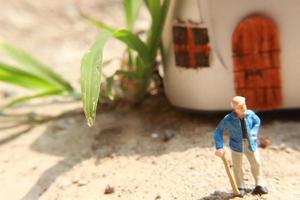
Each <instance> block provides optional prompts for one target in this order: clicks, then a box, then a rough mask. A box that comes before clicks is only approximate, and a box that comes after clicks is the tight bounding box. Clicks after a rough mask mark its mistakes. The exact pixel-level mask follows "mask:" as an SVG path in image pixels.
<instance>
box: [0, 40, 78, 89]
mask: <svg viewBox="0 0 300 200" xmlns="http://www.w3.org/2000/svg"><path fill="white" fill-rule="evenodd" d="M0 50H1V51H2V52H4V53H5V54H7V55H8V56H10V57H11V58H12V59H13V60H15V61H16V62H18V63H20V64H21V66H20V67H22V68H23V70H24V71H26V72H28V73H30V74H34V75H36V76H37V77H40V78H41V79H44V80H47V82H49V83H52V85H55V86H56V87H57V88H61V89H65V90H68V91H73V88H72V86H71V85H70V84H69V83H68V82H67V81H65V80H64V79H63V78H62V77H61V76H60V75H58V74H56V73H55V72H53V71H52V70H51V69H50V67H49V66H47V65H45V64H43V63H41V62H39V61H38V60H36V59H35V58H33V57H31V56H30V55H29V54H28V53H26V52H25V51H23V50H21V49H18V48H16V47H14V46H13V45H11V44H9V43H7V42H5V41H4V40H1V39H0Z"/></svg>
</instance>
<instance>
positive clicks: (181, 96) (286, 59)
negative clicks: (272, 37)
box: [163, 0, 300, 110]
mask: <svg viewBox="0 0 300 200" xmlns="http://www.w3.org/2000/svg"><path fill="white" fill-rule="evenodd" d="M171 2H172V3H171V8H170V12H169V15H168V18H167V21H166V27H165V30H164V33H163V44H164V48H165V55H164V56H165V59H166V67H165V71H164V83H165V90H166V94H167V96H168V98H169V100H170V101H171V103H172V104H174V105H175V106H179V107H184V108H190V109H197V110H226V109H230V106H229V102H230V99H231V98H232V96H234V95H235V91H234V77H233V72H232V68H233V63H232V58H231V55H232V53H231V48H232V47H231V40H232V33H233V31H234V29H235V27H236V26H237V24H238V23H239V21H240V20H241V19H243V18H244V17H246V16H248V15H250V14H252V13H257V12H259V13H263V14H265V15H267V16H269V17H270V18H272V19H273V20H274V22H275V23H276V24H277V27H278V31H279V34H280V37H279V39H280V46H281V55H280V58H281V79H282V95H283V106H282V107H283V108H296V107H298V108H299V107H300V92H299V88H300V82H299V81H298V80H300V53H299V52H300V20H299V19H300V1H299V0H285V1H282V0H264V1H261V0H251V1H249V0H226V1H225V0H224V1H221V0H185V1H182V0H177V1H176V0H173V1H171ZM200 12H202V14H200ZM200 16H202V17H200ZM173 19H181V20H192V21H195V22H200V21H202V22H203V26H204V27H207V28H208V32H209V37H210V46H211V48H212V54H211V62H210V67H209V68H199V69H196V70H195V69H184V68H179V67H176V66H175V58H174V51H173V46H172V32H171V31H172V22H173ZM216 50H217V51H216ZM217 55H219V56H220V57H221V58H222V60H223V61H224V64H225V66H223V65H222V62H220V60H219V58H218V56H217Z"/></svg>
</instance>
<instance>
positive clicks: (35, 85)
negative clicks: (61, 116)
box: [0, 63, 54, 91]
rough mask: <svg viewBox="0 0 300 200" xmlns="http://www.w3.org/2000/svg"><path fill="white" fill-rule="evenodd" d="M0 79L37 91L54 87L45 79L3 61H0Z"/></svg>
mask: <svg viewBox="0 0 300 200" xmlns="http://www.w3.org/2000/svg"><path fill="white" fill-rule="evenodd" d="M0 81H3V82H6V83H9V84H14V85H17V86H20V87H23V88H27V89H33V90H37V91H41V90H49V89H53V88H54V87H53V85H51V83H49V82H47V81H46V80H43V79H42V78H40V77H37V76H35V75H33V74H30V73H28V72H25V71H23V70H20V69H17V68H15V67H12V66H10V65H7V64H4V63H0Z"/></svg>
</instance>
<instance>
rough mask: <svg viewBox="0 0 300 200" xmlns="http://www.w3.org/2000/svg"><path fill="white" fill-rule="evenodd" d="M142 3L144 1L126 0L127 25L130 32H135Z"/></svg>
mask: <svg viewBox="0 0 300 200" xmlns="http://www.w3.org/2000/svg"><path fill="white" fill-rule="evenodd" d="M142 3H143V0H124V9H125V14H126V25H127V29H128V30H131V31H132V30H133V25H134V22H135V20H136V17H137V14H138V12H139V9H140V7H141V5H142Z"/></svg>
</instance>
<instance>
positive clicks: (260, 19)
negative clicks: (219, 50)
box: [232, 15, 282, 110]
mask: <svg viewBox="0 0 300 200" xmlns="http://www.w3.org/2000/svg"><path fill="white" fill-rule="evenodd" d="M232 56H233V64H234V67H233V73H234V83H235V92H236V95H240V96H244V97H246V99H247V105H248V107H249V108H250V109H254V110H271V109H274V108H278V107H280V106H281V104H282V91H281V78H280V46H279V36H278V30H277V27H276V24H275V23H274V22H273V21H272V20H271V19H269V18H268V17H266V16H262V15H252V16H249V17H246V18H245V19H243V20H242V21H241V22H240V23H239V24H238V25H237V27H236V29H235V31H234V33H233V35H232Z"/></svg>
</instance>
